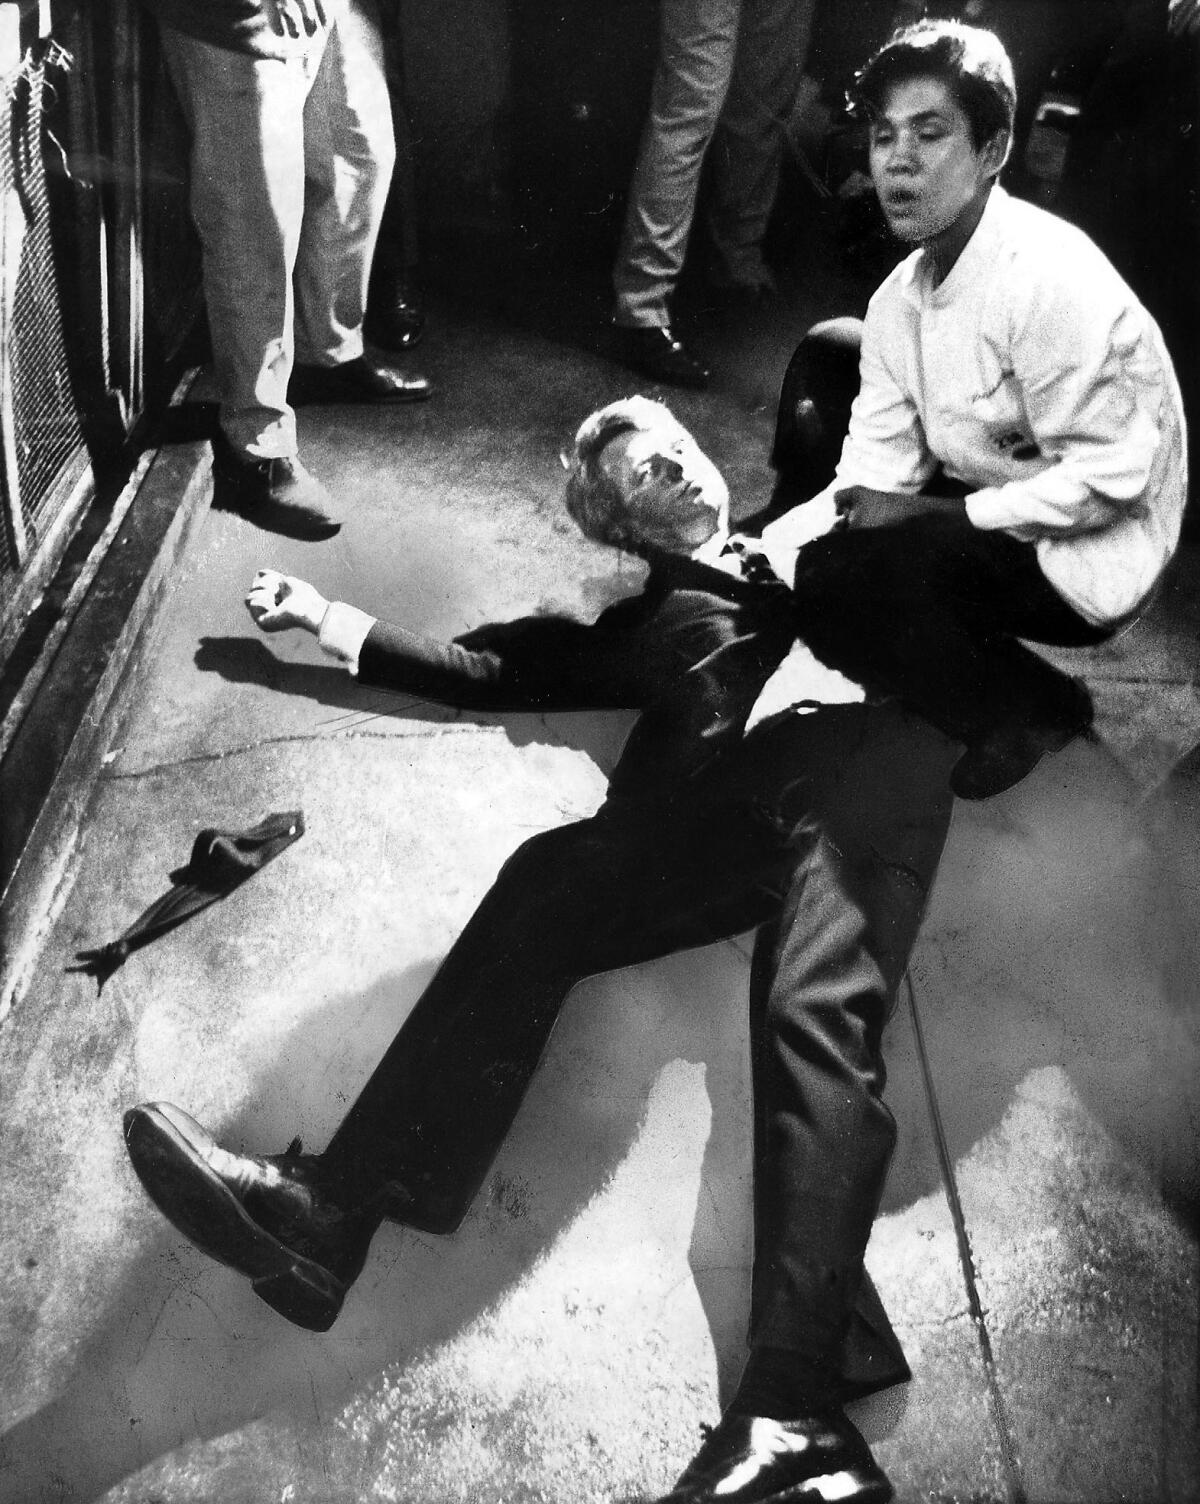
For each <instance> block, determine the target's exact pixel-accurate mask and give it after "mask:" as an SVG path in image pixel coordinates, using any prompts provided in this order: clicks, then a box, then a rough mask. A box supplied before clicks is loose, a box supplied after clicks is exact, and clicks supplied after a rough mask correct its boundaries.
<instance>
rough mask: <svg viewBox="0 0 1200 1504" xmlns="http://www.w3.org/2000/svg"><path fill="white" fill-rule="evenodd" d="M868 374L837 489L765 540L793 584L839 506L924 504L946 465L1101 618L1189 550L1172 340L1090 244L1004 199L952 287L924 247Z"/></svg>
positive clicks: (877, 331)
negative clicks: (804, 548) (800, 559)
mask: <svg viewBox="0 0 1200 1504" xmlns="http://www.w3.org/2000/svg"><path fill="white" fill-rule="evenodd" d="M860 374H861V386H860V390H859V394H858V396H857V398H856V399H855V402H854V405H853V408H852V411H851V417H850V429H849V433H848V435H847V438H846V442H845V445H844V447H843V450H842V455H841V459H840V461H839V464H838V468H837V474H836V476H835V478H834V480H833V481H832V482H831V484H830V485H829V486H828V487H827V488H826V490H825V491H823V492H821V493H820V495H819V496H818V497H816V498H814V500H812V501H810V502H806V503H804V504H803V505H802V506H800V507H797V508H795V509H794V510H793V511H792V512H789V513H788V514H787V515H786V516H784V517H782V518H780V519H779V520H778V521H777V522H775V523H773V524H771V526H770V527H768V528H767V529H766V530H765V531H764V534H763V546H764V551H765V552H766V553H767V556H768V558H769V559H770V560H771V564H772V567H773V568H775V570H776V571H777V572H778V573H779V574H780V577H781V578H783V579H785V580H789V581H790V578H791V574H792V572H793V566H794V560H795V553H796V551H797V549H798V548H799V547H800V546H801V545H802V544H803V543H805V542H808V541H809V540H810V539H812V538H814V537H818V536H820V535H821V534H822V533H824V532H827V531H828V530H829V528H830V527H831V526H832V525H833V522H834V520H835V518H836V509H835V506H834V497H835V495H836V494H837V492H838V491H841V490H844V489H846V488H848V487H850V486H866V487H870V488H872V489H874V490H880V491H895V492H902V493H903V492H911V493H916V492H918V491H920V490H921V488H922V487H923V486H925V485H926V484H927V483H928V482H929V481H930V480H931V478H932V477H933V475H934V473H935V471H936V470H937V467H938V465H939V464H940V465H941V467H942V469H943V470H944V472H945V474H946V475H948V476H950V477H952V478H953V479H955V480H959V481H961V482H963V483H964V484H965V485H967V486H968V487H969V488H970V490H969V494H968V496H967V500H966V509H967V516H968V517H969V519H970V520H971V522H972V523H974V525H975V526H976V527H978V528H982V529H991V528H1002V529H1004V530H1006V531H1007V532H1009V533H1011V534H1012V535H1013V536H1015V537H1017V538H1020V539H1022V540H1025V541H1028V542H1032V543H1033V544H1035V546H1036V548H1037V554H1038V560H1039V562H1040V564H1041V567H1042V569H1043V571H1044V573H1045V575H1046V578H1047V579H1048V580H1049V582H1050V583H1051V584H1052V585H1053V586H1054V588H1055V589H1056V590H1057V591H1058V592H1059V594H1060V595H1061V596H1062V597H1063V598H1064V599H1065V600H1066V601H1067V603H1068V604H1069V605H1070V606H1072V607H1073V608H1074V609H1075V610H1076V611H1077V612H1078V613H1079V614H1080V615H1081V616H1082V617H1084V618H1085V620H1087V621H1089V622H1092V623H1093V624H1097V625H1119V624H1120V623H1121V622H1122V621H1124V620H1126V619H1129V618H1131V617H1132V616H1134V615H1136V613H1137V611H1138V610H1139V608H1140V607H1142V606H1143V605H1144V604H1145V602H1146V600H1147V598H1148V596H1149V595H1150V593H1151V591H1152V590H1153V588H1154V586H1155V584H1156V582H1157V581H1158V578H1159V576H1160V575H1161V573H1162V570H1163V567H1164V565H1165V564H1166V563H1167V561H1168V559H1169V558H1170V557H1171V554H1172V553H1173V551H1174V549H1175V545H1176V543H1177V542H1178V538H1179V529H1180V522H1181V519H1182V514H1183V506H1184V501H1185V500H1186V492H1187V471H1186V460H1185V428H1184V416H1183V404H1182V400H1181V398H1180V394H1179V386H1178V382H1177V381H1176V378H1175V373H1174V371H1173V369H1172V367H1171V362H1170V358H1169V356H1168V355H1167V352H1166V347H1165V345H1164V344H1163V339H1162V335H1161V333H1160V331H1159V329H1158V326H1157V325H1156V324H1155V322H1154V320H1153V319H1152V318H1151V317H1150V315H1149V313H1147V311H1146V309H1145V308H1143V306H1142V305H1141V303H1140V302H1139V301H1138V299H1137V298H1136V297H1135V296H1134V294H1133V292H1132V291H1131V290H1130V288H1129V287H1128V286H1127V285H1126V283H1125V282H1124V281H1123V280H1122V278H1121V277H1120V276H1119V274H1118V273H1117V271H1116V270H1115V268H1114V267H1113V266H1112V265H1111V263H1110V262H1109V261H1108V259H1107V258H1106V257H1105V256H1104V254H1103V253H1102V252H1101V251H1100V250H1099V248H1098V247H1097V246H1096V245H1095V244H1094V243H1093V242H1092V241H1091V240H1090V239H1089V238H1088V237H1087V236H1086V235H1085V234H1084V233H1083V232H1082V231H1081V230H1079V229H1077V228H1075V227H1074V226H1073V225H1070V224H1068V223H1066V221H1064V220H1061V219H1059V218H1057V217H1056V216H1054V215H1052V214H1048V213H1046V212H1045V211H1044V210H1042V209H1038V208H1036V207H1035V206H1034V205H1032V204H1027V203H1024V202H1022V201H1020V200H1017V199H1013V198H1010V197H1009V196H1008V194H1006V193H1005V192H1004V190H1003V189H1001V188H999V187H997V188H994V189H993V190H992V193H991V195H990V197H989V200H988V204H987V207H986V208H985V210H984V214H983V218H982V219H981V220H980V223H979V226H978V228H977V229H976V231H975V233H974V235H972V237H971V239H970V240H969V241H968V242H967V245H966V247H965V248H964V250H963V252H962V254H961V256H960V257H959V259H958V261H957V262H956V263H955V265H954V266H953V267H952V268H951V270H950V272H949V274H948V275H947V277H946V278H945V279H944V281H942V282H941V283H940V284H939V285H937V286H935V285H934V284H933V281H932V276H931V268H930V265H929V260H928V257H927V255H926V252H925V251H924V250H917V251H915V252H913V253H912V254H911V255H910V256H908V257H907V258H906V259H905V260H904V261H902V262H901V263H900V265H899V266H898V267H897V268H896V269H895V270H894V271H893V272H892V273H891V275H890V276H889V277H888V278H887V279H886V280H885V281H884V283H883V285H882V286H881V287H880V288H879V290H878V291H877V292H876V293H875V295H874V297H873V298H872V299H871V303H870V306H869V308H868V311H867V316H866V320H865V322H864V326H863V342H862V357H861V370H860ZM933 489H936V487H934V488H933Z"/></svg>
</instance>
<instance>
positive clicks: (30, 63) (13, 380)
mask: <svg viewBox="0 0 1200 1504" xmlns="http://www.w3.org/2000/svg"><path fill="white" fill-rule="evenodd" d="M64 62H65V54H63V53H62V51H61V49H59V48H57V47H55V45H54V44H53V43H48V44H46V45H44V46H43V47H42V48H41V49H40V50H39V51H32V50H31V51H30V52H29V53H28V54H27V55H26V58H25V61H24V63H23V65H22V67H21V69H20V70H19V71H18V72H17V73H16V74H15V75H13V76H11V77H10V78H9V79H8V80H7V81H6V87H3V88H2V89H0V299H2V307H0V341H2V342H3V350H2V351H0V369H3V370H4V373H5V383H4V390H2V391H0V425H2V428H3V440H4V443H3V473H2V482H3V489H4V492H5V496H6V502H7V508H6V510H7V512H8V525H7V526H6V527H5V529H4V530H3V536H2V537H0V570H2V571H3V575H0V597H2V596H7V594H8V591H9V586H10V584H11V581H9V580H8V579H7V578H6V577H5V576H7V574H8V573H9V572H10V571H15V570H17V569H18V568H19V567H20V566H21V564H22V562H23V556H24V555H25V553H26V551H27V550H30V549H33V548H34V547H35V546H36V544H37V542H38V540H39V539H41V538H43V537H45V536H46V534H47V532H48V531H49V529H50V527H51V526H52V524H53V521H54V519H55V516H56V514H57V509H58V508H59V507H60V506H61V505H62V504H63V502H64V500H65V498H64V497H62V496H61V495H60V494H59V491H60V490H61V488H56V482H57V481H58V480H59V478H60V476H62V475H63V472H64V471H65V470H66V468H67V466H68V464H69V463H70V462H71V461H72V460H73V459H74V458H75V456H76V455H77V454H78V451H79V449H80V447H81V445H82V443H83V433H82V429H81V425H80V421H79V415H78V411H77V409H76V405H75V401H74V397H73V394H72V390H71V383H70V379H69V376H68V367H67V356H66V346H65V343H64V336H63V321H62V313H61V305H60V297H59V288H58V282H57V278H56V274H55V261H54V247H53V243H52V239H51V233H50V224H51V216H50V205H49V200H48V196H47V189H46V170H45V164H44V161H43V157H42V152H43V107H44V103H45V97H46V91H47V89H48V88H49V87H51V86H50V85H49V84H48V82H47V77H46V75H47V70H48V69H49V68H53V67H55V66H58V65H61V64H62V63H64Z"/></svg>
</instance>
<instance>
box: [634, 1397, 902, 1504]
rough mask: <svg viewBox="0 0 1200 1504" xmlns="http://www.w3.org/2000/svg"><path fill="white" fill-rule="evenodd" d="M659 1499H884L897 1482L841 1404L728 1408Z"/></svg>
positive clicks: (790, 1502) (859, 1503) (795, 1502)
mask: <svg viewBox="0 0 1200 1504" xmlns="http://www.w3.org/2000/svg"><path fill="white" fill-rule="evenodd" d="M704 1429H705V1431H706V1433H707V1434H706V1436H705V1440H704V1445H703V1446H702V1447H701V1448H700V1450H699V1452H697V1453H696V1456H695V1458H694V1459H693V1461H692V1462H691V1463H690V1464H689V1466H688V1467H687V1468H686V1469H685V1470H684V1472H683V1474H682V1476H681V1477H680V1479H679V1481H678V1483H676V1485H675V1487H674V1488H673V1489H672V1490H671V1492H670V1493H669V1494H664V1495H663V1496H662V1498H660V1499H658V1500H657V1501H656V1504H817V1501H821V1504H835V1501H836V1504H887V1501H888V1500H889V1499H890V1498H892V1495H893V1489H892V1485H891V1484H890V1483H889V1482H888V1480H887V1476H886V1474H885V1473H884V1472H883V1469H882V1468H881V1467H880V1466H879V1464H878V1463H877V1462H876V1461H875V1459H874V1458H873V1457H872V1456H871V1453H870V1450H869V1449H868V1447H867V1444H866V1442H865V1441H864V1440H863V1439H862V1437H861V1436H860V1435H859V1433H858V1431H857V1429H856V1428H855V1427H854V1426H853V1425H852V1424H851V1423H850V1421H849V1420H847V1419H846V1417H845V1415H843V1413H842V1412H841V1411H840V1410H836V1409H831V1410H826V1411H823V1412H822V1413H820V1414H815V1415H808V1416H804V1417H802V1418H800V1419H797V1420H771V1419H769V1418H768V1417H766V1416H761V1415H737V1414H729V1415H726V1416H725V1418H724V1419H723V1420H722V1421H721V1423H720V1425H718V1426H714V1427H712V1428H711V1429H710V1428H708V1427H705V1428H704Z"/></svg>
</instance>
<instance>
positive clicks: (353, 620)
mask: <svg viewBox="0 0 1200 1504" xmlns="http://www.w3.org/2000/svg"><path fill="white" fill-rule="evenodd" d="M376 620H377V618H376V617H374V616H368V615H367V613H366V612H365V611H360V610H359V609H358V607H357V606H348V605H347V604H346V602H345V601H330V603H329V609H328V610H327V611H326V612H325V615H324V616H323V617H322V618H321V630H320V631H319V632H318V633H317V641H318V642H319V643H320V644H321V648H322V650H323V651H324V652H326V653H328V654H329V656H330V657H331V658H338V659H340V660H341V662H342V663H344V664H345V665H346V667H347V668H348V669H349V670H350V672H351V673H352V674H357V673H358V655H359V654H360V653H361V652H362V645H363V643H364V642H366V640H367V633H368V632H369V631H370V630H371V628H372V627H373V626H374V625H375V622H376Z"/></svg>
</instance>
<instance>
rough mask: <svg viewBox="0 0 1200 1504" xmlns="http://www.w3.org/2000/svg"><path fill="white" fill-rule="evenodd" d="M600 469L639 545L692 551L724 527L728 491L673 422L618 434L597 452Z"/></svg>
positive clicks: (710, 462) (694, 442)
mask: <svg viewBox="0 0 1200 1504" xmlns="http://www.w3.org/2000/svg"><path fill="white" fill-rule="evenodd" d="M599 465H600V468H601V470H603V471H604V473H605V475H607V476H608V478H609V479H610V480H611V481H613V482H614V484H615V485H616V486H617V487H618V488H619V489H620V492H621V495H622V496H623V497H624V498H625V502H626V505H627V506H628V508H629V514H630V519H631V521H632V522H633V523H634V525H635V527H636V528H637V532H638V536H639V538H640V540H641V541H642V542H643V543H652V544H655V545H657V547H659V548H665V549H670V550H671V551H672V552H675V553H691V552H692V550H693V549H697V548H699V547H700V546H701V545H702V544H704V543H707V542H708V540H709V539H710V538H711V537H713V535H714V534H715V533H717V532H720V531H722V530H723V529H724V527H725V524H726V519H727V517H728V511H729V488H728V487H727V486H726V484H725V481H724V479H723V477H722V475H721V472H720V471H719V470H718V469H717V467H716V466H715V465H714V464H713V462H712V460H710V459H709V458H708V456H707V455H706V454H705V453H704V451H703V450H702V449H701V448H700V446H699V445H698V444H697V443H696V441H695V439H693V438H692V436H691V434H690V433H688V432H687V430H686V429H684V428H681V427H679V425H678V424H677V423H675V422H674V420H670V421H663V422H661V423H656V424H654V426H652V427H650V428H646V429H635V430H633V431H631V432H627V433H620V434H617V436H616V437H615V438H612V439H610V440H609V442H608V443H607V444H605V446H604V448H603V449H602V450H601V451H600V458H599Z"/></svg>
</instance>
